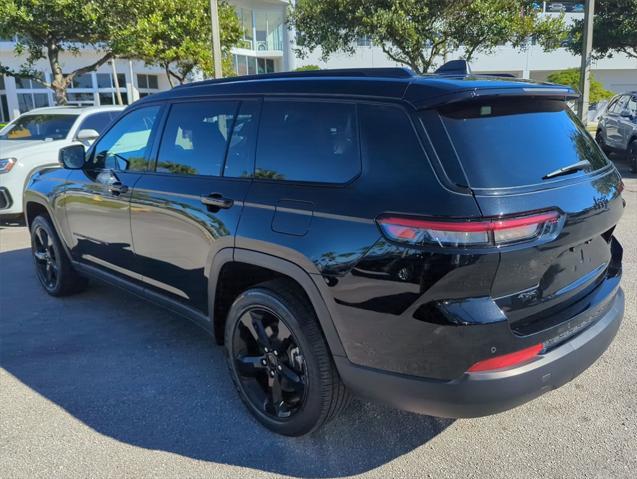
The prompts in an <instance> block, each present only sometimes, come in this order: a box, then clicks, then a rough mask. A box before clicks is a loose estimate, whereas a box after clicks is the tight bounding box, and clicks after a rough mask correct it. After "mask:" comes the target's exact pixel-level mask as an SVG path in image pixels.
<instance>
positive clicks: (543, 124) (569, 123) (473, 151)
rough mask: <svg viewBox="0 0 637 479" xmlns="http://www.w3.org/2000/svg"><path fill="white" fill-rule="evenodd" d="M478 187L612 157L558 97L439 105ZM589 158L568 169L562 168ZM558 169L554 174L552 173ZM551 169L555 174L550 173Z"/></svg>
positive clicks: (539, 179) (596, 164)
mask: <svg viewBox="0 0 637 479" xmlns="http://www.w3.org/2000/svg"><path fill="white" fill-rule="evenodd" d="M438 113H439V115H440V118H441V120H442V123H443V125H444V127H445V129H446V130H447V133H448V135H449V138H446V139H443V138H435V137H434V142H436V141H437V142H441V141H448V140H451V143H452V144H453V146H454V148H455V151H456V153H457V154H458V156H459V158H460V163H461V164H462V167H463V169H464V171H465V173H466V175H467V180H468V182H469V186H471V187H472V188H504V187H516V186H525V185H533V184H538V183H543V182H546V181H555V179H559V178H573V177H577V176H578V175H579V176H581V175H585V174H586V173H589V172H591V171H594V170H597V169H600V168H602V167H604V166H605V165H606V164H607V160H606V157H605V156H604V154H603V153H602V152H601V150H600V149H599V147H598V146H597V144H596V143H595V141H594V140H593V139H592V138H591V136H590V135H589V134H588V133H587V132H586V130H585V129H584V128H583V127H582V125H581V123H580V122H579V121H578V120H577V119H576V117H575V115H574V114H573V112H572V111H571V110H570V109H569V108H568V106H567V105H566V104H565V103H564V102H561V101H558V100H538V99H532V100H529V99H492V100H489V101H486V100H485V101H480V102H469V103H461V104H454V105H448V106H445V107H443V108H440V109H439V110H438ZM582 161H585V162H587V163H583V164H580V165H579V167H578V168H573V169H572V171H571V172H570V173H568V174H565V175H555V174H554V173H555V172H556V171H557V170H559V169H560V168H564V167H568V166H572V165H575V164H576V163H579V162H582ZM551 173H553V175H551ZM546 175H549V178H546Z"/></svg>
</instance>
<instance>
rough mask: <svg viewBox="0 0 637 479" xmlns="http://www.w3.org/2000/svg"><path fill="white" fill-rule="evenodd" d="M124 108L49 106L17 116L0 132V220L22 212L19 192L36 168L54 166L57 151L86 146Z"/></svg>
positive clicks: (20, 192)
mask: <svg viewBox="0 0 637 479" xmlns="http://www.w3.org/2000/svg"><path fill="white" fill-rule="evenodd" d="M123 109H124V107H121V106H105V107H84V108H81V107H72V106H68V107H50V108H38V109H35V110H31V111H29V112H27V113H24V114H22V115H20V116H19V117H18V118H16V119H15V120H13V121H12V122H11V123H9V124H8V125H7V126H5V127H4V128H3V129H2V130H0V217H4V218H6V217H13V216H18V215H21V214H22V213H23V209H22V192H23V190H24V185H25V184H26V181H27V179H28V178H29V176H30V175H31V173H33V172H34V171H35V170H36V169H39V168H42V167H47V166H57V165H58V151H59V150H60V149H61V148H64V147H65V146H69V145H72V144H74V143H82V144H84V145H85V146H88V145H89V144H90V143H91V142H93V140H95V139H96V138H97V137H98V136H99V134H100V133H101V132H102V131H103V130H104V128H106V126H108V124H109V123H110V122H111V121H112V120H113V119H114V118H116V117H117V116H118V115H119V113H120V111H122V110H123Z"/></svg>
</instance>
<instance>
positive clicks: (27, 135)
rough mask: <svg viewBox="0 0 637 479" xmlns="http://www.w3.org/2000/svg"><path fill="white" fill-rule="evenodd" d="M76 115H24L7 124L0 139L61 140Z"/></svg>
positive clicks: (67, 132)
mask: <svg viewBox="0 0 637 479" xmlns="http://www.w3.org/2000/svg"><path fill="white" fill-rule="evenodd" d="M76 118H77V115H24V116H21V117H20V118H18V119H17V120H16V121H15V122H13V123H11V124H9V125H7V127H6V128H4V129H3V130H2V134H0V140H48V141H52V140H61V139H63V138H66V136H67V135H68V134H69V130H70V129H71V126H73V122H75V119H76Z"/></svg>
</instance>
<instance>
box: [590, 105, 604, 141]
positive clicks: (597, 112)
mask: <svg viewBox="0 0 637 479" xmlns="http://www.w3.org/2000/svg"><path fill="white" fill-rule="evenodd" d="M607 107H608V100H600V101H598V102H597V103H594V104H592V105H591V106H590V108H589V110H588V122H587V123H586V129H587V130H588V132H589V133H590V134H591V135H593V136H594V135H595V134H596V133H597V128H598V126H599V119H600V118H601V117H602V115H603V114H604V113H605V112H606V108H607Z"/></svg>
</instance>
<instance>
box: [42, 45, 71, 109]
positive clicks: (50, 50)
mask: <svg viewBox="0 0 637 479" xmlns="http://www.w3.org/2000/svg"><path fill="white" fill-rule="evenodd" d="M47 56H48V57H49V64H50V65H51V72H52V74H53V79H52V81H51V89H52V90H53V93H54V95H55V104H56V105H66V104H67V103H68V101H67V98H66V89H67V87H68V83H67V81H66V78H64V73H62V66H61V65H60V49H59V47H58V45H57V44H56V43H55V42H54V41H53V40H50V41H49V42H48V43H47Z"/></svg>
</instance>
